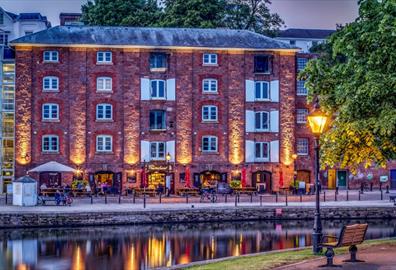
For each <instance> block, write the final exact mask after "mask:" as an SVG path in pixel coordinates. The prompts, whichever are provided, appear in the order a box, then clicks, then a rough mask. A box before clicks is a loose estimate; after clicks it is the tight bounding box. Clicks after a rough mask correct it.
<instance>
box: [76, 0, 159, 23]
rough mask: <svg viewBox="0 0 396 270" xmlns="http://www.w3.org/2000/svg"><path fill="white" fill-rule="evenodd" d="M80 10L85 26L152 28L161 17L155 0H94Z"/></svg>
mask: <svg viewBox="0 0 396 270" xmlns="http://www.w3.org/2000/svg"><path fill="white" fill-rule="evenodd" d="M81 9H82V19H81V20H82V21H83V22H84V23H85V24H87V25H105V26H119V25H122V26H153V25H155V24H157V23H158V21H159V20H160V17H161V15H162V14H161V10H160V8H159V7H158V6H157V2H156V0H95V2H92V1H88V3H86V4H85V5H83V6H82V7H81Z"/></svg>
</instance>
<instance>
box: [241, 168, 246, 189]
mask: <svg viewBox="0 0 396 270" xmlns="http://www.w3.org/2000/svg"><path fill="white" fill-rule="evenodd" d="M241 177H242V179H241V185H242V188H244V187H246V168H245V167H243V168H242V175H241Z"/></svg>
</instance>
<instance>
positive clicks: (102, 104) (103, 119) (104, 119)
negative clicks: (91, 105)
mask: <svg viewBox="0 0 396 270" xmlns="http://www.w3.org/2000/svg"><path fill="white" fill-rule="evenodd" d="M100 107H103V108H102V111H103V113H102V114H103V115H102V117H100V115H99V108H100ZM108 107H110V117H106V111H107V109H108ZM96 120H97V121H111V120H113V105H112V104H109V103H99V104H97V105H96Z"/></svg>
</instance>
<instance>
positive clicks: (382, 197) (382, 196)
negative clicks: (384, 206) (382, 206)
mask: <svg viewBox="0 0 396 270" xmlns="http://www.w3.org/2000/svg"><path fill="white" fill-rule="evenodd" d="M383 199H384V195H383V194H382V189H381V201H382V200H383Z"/></svg>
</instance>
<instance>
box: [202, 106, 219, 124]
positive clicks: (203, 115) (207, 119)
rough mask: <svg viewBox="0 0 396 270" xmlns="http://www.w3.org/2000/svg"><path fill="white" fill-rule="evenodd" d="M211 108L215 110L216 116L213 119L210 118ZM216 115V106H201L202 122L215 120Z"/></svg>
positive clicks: (216, 118) (217, 113)
mask: <svg viewBox="0 0 396 270" xmlns="http://www.w3.org/2000/svg"><path fill="white" fill-rule="evenodd" d="M205 109H207V110H208V113H207V116H208V117H205V113H204V111H205ZM212 110H214V111H215V116H216V117H215V118H213V119H212V118H211V116H212ZM218 115H219V110H218V108H217V106H215V105H204V106H202V122H217V121H218V119H219V117H218Z"/></svg>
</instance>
